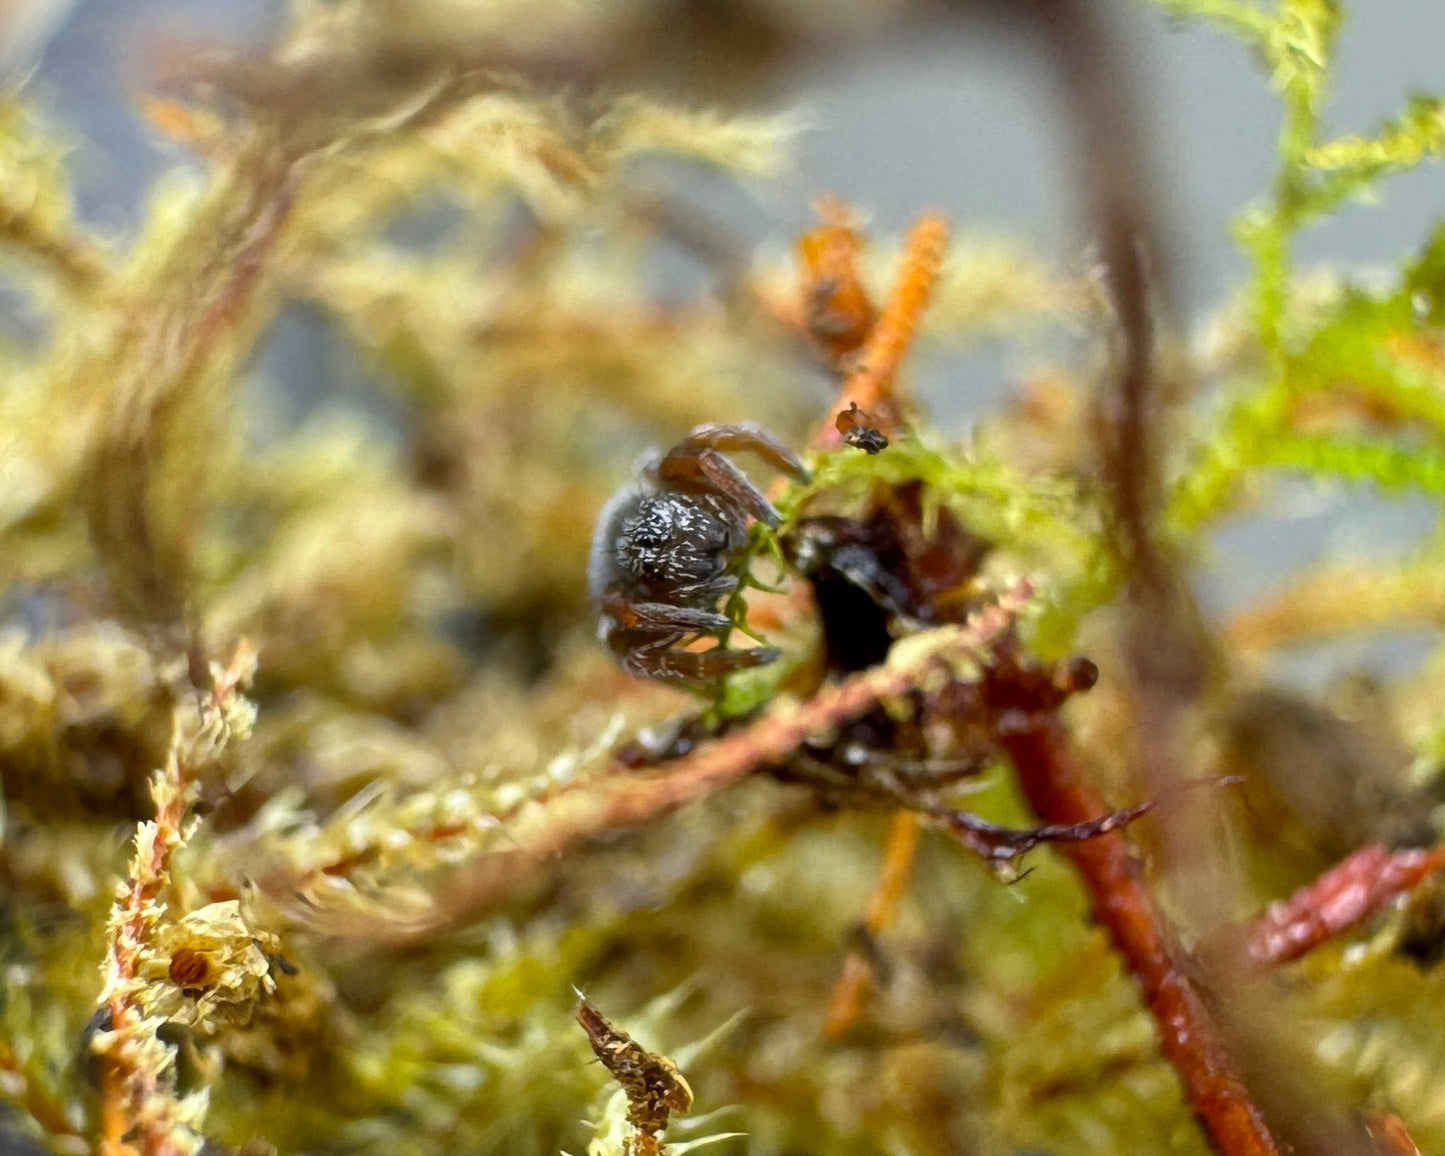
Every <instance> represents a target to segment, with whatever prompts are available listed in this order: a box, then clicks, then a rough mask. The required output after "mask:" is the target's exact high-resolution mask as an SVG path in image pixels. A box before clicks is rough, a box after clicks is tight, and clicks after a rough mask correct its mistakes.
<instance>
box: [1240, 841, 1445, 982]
mask: <svg viewBox="0 0 1445 1156" xmlns="http://www.w3.org/2000/svg"><path fill="white" fill-rule="evenodd" d="M1442 867H1445V847H1434V848H1431V849H1430V850H1408V851H1391V850H1390V849H1389V848H1387V847H1381V846H1379V845H1378V844H1373V845H1371V846H1369V847H1361V848H1360V849H1359V850H1358V851H1356V852H1354V853H1353V854H1351V855H1350V856H1348V857H1347V858H1345V859H1342V860H1341V861H1340V862H1338V863H1336V864H1335V865H1334V866H1333V867H1331V868H1330V869H1329V870H1328V871H1326V872H1325V873H1324V874H1322V875H1321V876H1320V877H1319V878H1318V879H1316V880H1315V881H1314V882H1313V883H1308V884H1306V885H1305V886H1304V887H1301V888H1300V889H1299V890H1298V891H1296V892H1295V893H1294V894H1293V895H1291V896H1290V897H1289V898H1288V899H1286V900H1284V901H1282V902H1280V903H1275V904H1273V905H1272V906H1271V907H1270V908H1269V910H1267V911H1266V912H1265V913H1264V914H1263V915H1261V916H1259V917H1258V918H1257V919H1255V920H1254V922H1253V923H1251V924H1250V927H1249V932H1248V936H1247V939H1246V945H1247V950H1248V952H1249V956H1250V958H1251V959H1253V960H1256V961H1257V962H1259V963H1270V964H1278V963H1287V962H1289V961H1290V960H1292V959H1299V958H1300V957H1301V956H1303V955H1307V954H1309V953H1310V952H1311V951H1313V950H1314V949H1315V948H1317V947H1319V946H1320V945H1322V944H1324V943H1328V942H1329V941H1330V940H1331V939H1333V938H1334V937H1335V936H1337V935H1339V934H1340V933H1341V932H1343V931H1346V930H1348V929H1349V928H1351V927H1353V926H1354V925H1355V924H1357V923H1359V922H1360V921H1361V920H1362V919H1365V918H1366V917H1368V916H1369V915H1371V914H1373V913H1374V912H1376V911H1378V910H1379V909H1380V908H1381V907H1383V906H1384V905H1385V904H1386V903H1388V902H1389V901H1390V900H1391V899H1393V898H1395V896H1397V895H1402V894H1404V893H1405V892H1406V891H1409V890H1411V889H1412V888H1414V887H1417V886H1418V885H1419V884H1420V883H1422V882H1424V880H1425V879H1426V878H1428V877H1429V876H1430V875H1432V874H1434V873H1435V872H1436V871H1438V870H1440V869H1441V868H1442Z"/></svg>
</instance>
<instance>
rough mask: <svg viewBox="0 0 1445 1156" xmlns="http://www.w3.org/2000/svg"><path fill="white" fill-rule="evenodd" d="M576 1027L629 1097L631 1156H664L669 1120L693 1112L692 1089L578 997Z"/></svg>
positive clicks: (662, 1061)
mask: <svg viewBox="0 0 1445 1156" xmlns="http://www.w3.org/2000/svg"><path fill="white" fill-rule="evenodd" d="M577 1022H578V1023H579V1024H581V1025H582V1030H583V1031H584V1032H586V1033H587V1042H588V1043H589V1044H591V1045H592V1052H593V1054H594V1055H595V1056H596V1057H597V1058H598V1060H600V1061H601V1062H602V1066H603V1067H604V1068H606V1069H607V1071H608V1072H609V1073H610V1074H611V1076H612V1078H613V1079H614V1080H616V1081H617V1082H618V1084H620V1085H621V1086H622V1090H623V1092H624V1093H625V1094H626V1096H627V1122H628V1123H629V1124H631V1125H632V1135H631V1136H630V1137H629V1138H628V1140H627V1142H626V1146H625V1148H624V1151H625V1152H626V1154H627V1156H662V1153H663V1152H664V1151H665V1149H664V1148H663V1146H662V1139H661V1134H662V1132H663V1131H664V1130H665V1129H666V1128H667V1120H668V1117H669V1116H671V1115H672V1113H674V1112H678V1113H684V1112H687V1111H688V1110H689V1109H691V1107H692V1089H691V1088H690V1087H688V1084H687V1080H686V1079H684V1078H683V1075H682V1073H681V1072H679V1071H678V1070H677V1065H676V1064H674V1063H673V1062H672V1061H671V1060H670V1059H668V1058H667V1057H666V1056H664V1055H660V1054H658V1053H657V1052H649V1051H648V1050H647V1049H646V1048H644V1047H643V1046H642V1045H641V1044H639V1043H638V1042H637V1041H636V1040H634V1039H633V1038H632V1037H631V1036H629V1035H628V1034H627V1033H626V1032H624V1031H623V1030H622V1029H620V1028H618V1027H615V1026H613V1024H612V1023H611V1022H609V1021H608V1019H607V1018H606V1017H605V1016H604V1015H603V1014H602V1013H601V1012H600V1011H598V1010H597V1009H596V1008H595V1007H594V1006H593V1005H592V1004H591V1003H590V1002H589V1001H588V1000H587V999H586V998H585V997H583V996H581V995H579V996H578V997H577Z"/></svg>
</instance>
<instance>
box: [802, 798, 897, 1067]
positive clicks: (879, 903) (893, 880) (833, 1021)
mask: <svg viewBox="0 0 1445 1156" xmlns="http://www.w3.org/2000/svg"><path fill="white" fill-rule="evenodd" d="M920 829H921V828H920V826H919V822H918V817H917V816H916V815H914V814H913V813H912V812H910V811H899V812H897V813H896V814H895V815H894V816H893V824H892V826H891V827H890V828H889V830H888V846H887V848H886V849H885V850H884V852H883V870H882V871H881V872H880V873H879V876H878V882H877V883H875V884H874V885H873V894H872V895H870V896H869V897H868V908H867V910H866V912H865V913H864V916H863V928H862V931H863V934H864V935H866V936H867V937H868V940H869V941H870V942H871V941H873V940H876V939H877V938H878V936H879V935H881V934H882V933H883V932H884V931H886V930H887V929H888V928H889V926H890V925H891V924H892V923H893V920H894V919H895V918H896V917H897V915H898V909H899V907H901V906H902V904H903V899H904V896H906V895H907V894H908V882H909V880H910V878H912V875H913V859H914V855H915V853H916V851H917V848H918V836H919V832H920ZM872 983H873V964H872V962H871V961H870V952H868V951H866V950H864V949H863V948H861V947H854V948H853V949H852V950H851V951H849V952H848V955H847V958H845V959H844V960H843V972H842V974H841V975H839V977H838V982H837V983H836V984H834V986H833V995H832V997H831V998H830V999H829V1000H828V1014H827V1018H826V1019H825V1020H824V1027H823V1030H824V1032H825V1033H826V1034H827V1035H829V1036H831V1037H834V1038H836V1037H838V1036H841V1035H842V1034H843V1033H844V1032H845V1031H847V1030H848V1028H849V1027H851V1026H852V1024H853V1021H854V1020H856V1019H857V1018H858V1015H859V1013H860V1012H861V1011H862V1010H863V1001H864V999H865V998H866V996H867V994H868V988H869V987H870V985H871V984H872Z"/></svg>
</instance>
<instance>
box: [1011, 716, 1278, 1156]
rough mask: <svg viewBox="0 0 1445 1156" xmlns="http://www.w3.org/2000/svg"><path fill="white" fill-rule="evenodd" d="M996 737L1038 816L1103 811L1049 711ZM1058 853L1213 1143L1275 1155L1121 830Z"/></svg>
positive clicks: (1070, 820)
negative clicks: (1074, 871)
mask: <svg viewBox="0 0 1445 1156" xmlns="http://www.w3.org/2000/svg"><path fill="white" fill-rule="evenodd" d="M1000 741H1001V742H1002V745H1003V747H1004V749H1005V750H1006V751H1007V752H1008V754H1009V757H1010V758H1011V759H1012V761H1013V764H1014V768H1015V771H1016V772H1017V775H1018V779H1019V783H1020V785H1021V786H1022V787H1023V791H1024V794H1025V796H1027V798H1028V800H1029V803H1030V805H1031V806H1032V807H1033V808H1034V810H1035V811H1036V812H1037V813H1038V815H1039V817H1040V818H1042V819H1043V820H1044V821H1045V822H1048V823H1058V824H1076V823H1083V822H1087V821H1089V820H1092V819H1096V818H1097V817H1098V816H1099V815H1101V814H1103V813H1104V812H1105V810H1106V808H1105V806H1104V802H1103V800H1102V799H1101V798H1100V797H1099V794H1098V792H1097V791H1096V790H1095V789H1094V787H1093V786H1092V785H1091V784H1090V783H1089V781H1088V779H1087V778H1086V777H1085V775H1084V773H1083V771H1082V770H1081V769H1080V767H1079V766H1078V763H1077V761H1076V758H1075V756H1074V753H1073V751H1072V749H1071V747H1070V743H1069V741H1068V737H1067V735H1066V733H1065V731H1064V729H1063V726H1062V724H1061V723H1060V722H1059V721H1058V720H1057V719H1056V718H1054V717H1052V716H1044V717H1042V718H1040V720H1039V721H1038V723H1037V725H1035V726H1031V727H1028V728H1024V729H1021V730H1018V731H1016V732H1014V733H1011V734H1010V733H1006V734H1004V735H1002V736H1001V739H1000ZM1062 850H1063V852H1064V854H1065V855H1067V856H1069V858H1070V859H1072V860H1073V862H1074V865H1075V866H1076V867H1077V868H1078V869H1079V873H1080V875H1081V876H1082V877H1083V880H1084V885H1085V887H1087V888H1088V891H1089V894H1090V897H1091V899H1092V901H1093V910H1094V917H1095V918H1096V919H1098V921H1099V923H1100V924H1102V925H1103V927H1104V928H1105V930H1106V931H1107V932H1108V933H1109V936H1110V938H1111V939H1112V940H1113V941H1114V946H1115V947H1116V948H1117V949H1118V951H1119V953H1120V954H1121V955H1122V956H1123V957H1124V959H1125V961H1126V962H1127V964H1128V966H1129V970H1130V972H1132V973H1133V975H1134V977H1135V979H1136V980H1137V981H1138V983H1139V986H1140V988H1141V989H1142V991H1143V995H1144V1002H1145V1004H1146V1005H1147V1006H1148V1008H1149V1012H1150V1014H1151V1015H1152V1016H1153V1017H1154V1021H1155V1023H1156V1024H1158V1027H1159V1034H1160V1042H1161V1044H1162V1048H1163V1051H1164V1055H1165V1056H1166V1057H1167V1058H1168V1060H1169V1062H1170V1063H1171V1064H1173V1066H1174V1068H1175V1070H1176V1071H1177V1072H1178V1073H1179V1078H1180V1080H1181V1081H1182V1082H1183V1084H1184V1090H1185V1093H1186V1095H1187V1097H1188V1100H1189V1103H1190V1105H1191V1106H1192V1107H1193V1108H1194V1111H1195V1114H1196V1115H1197V1116H1198V1117H1199V1120H1200V1123H1201V1124H1203V1126H1204V1128H1205V1130H1206V1131H1207V1132H1208V1133H1209V1135H1210V1137H1211V1138H1212V1139H1213V1141H1214V1144H1215V1146H1216V1147H1217V1149H1218V1150H1219V1151H1220V1152H1224V1153H1228V1154H1229V1156H1273V1154H1277V1153H1279V1152H1281V1150H1282V1149H1281V1148H1280V1145H1279V1144H1278V1143H1277V1142H1276V1141H1275V1139H1274V1137H1273V1136H1272V1135H1271V1133H1270V1130H1269V1128H1268V1126H1267V1125H1266V1123H1265V1120H1264V1116H1263V1114H1262V1113H1261V1111H1260V1109H1259V1108H1258V1107H1257V1106H1256V1105H1255V1104H1254V1102H1253V1100H1252V1098H1251V1097H1250V1094H1249V1092H1248V1090H1247V1089H1246V1088H1245V1086H1244V1084H1243V1083H1242V1082H1241V1080H1240V1078H1239V1076H1238V1074H1237V1073H1236V1071H1235V1069H1234V1067H1233V1065H1232V1064H1231V1062H1230V1060H1229V1057H1228V1055H1227V1054H1226V1052H1225V1048H1224V1044H1223V1042H1222V1039H1221V1033H1220V1030H1219V1027H1218V1025H1217V1024H1216V1023H1215V1021H1214V1018H1213V1016H1212V1015H1211V1014H1210V1011H1209V1009H1208V1007H1207V1006H1206V1005H1205V1003H1204V1000H1203V999H1202V997H1201V996H1200V993H1199V991H1198V990H1197V989H1196V988H1195V986H1194V983H1193V981H1192V980H1190V978H1189V977H1188V975H1186V974H1185V973H1184V971H1183V970H1181V968H1180V966H1179V962H1178V959H1177V957H1176V948H1175V946H1174V945H1173V944H1172V943H1171V941H1170V937H1169V935H1168V934H1167V932H1166V931H1165V924H1164V922H1163V918H1162V916H1161V915H1160V912H1159V910H1158V908H1157V906H1156V905H1155V903H1154V898H1153V896H1152V895H1151V894H1150V892H1149V889H1148V888H1147V887H1146V886H1145V884H1144V881H1143V878H1142V876H1141V872H1140V867H1139V864H1138V863H1137V862H1136V860H1135V859H1134V857H1133V855H1132V854H1131V853H1130V851H1129V848H1128V844H1126V843H1125V842H1124V839H1123V837H1122V836H1121V835H1119V834H1106V835H1101V836H1100V837H1098V838H1096V839H1091V840H1089V841H1087V842H1079V843H1069V844H1066V845H1065V846H1064V847H1063V848H1062Z"/></svg>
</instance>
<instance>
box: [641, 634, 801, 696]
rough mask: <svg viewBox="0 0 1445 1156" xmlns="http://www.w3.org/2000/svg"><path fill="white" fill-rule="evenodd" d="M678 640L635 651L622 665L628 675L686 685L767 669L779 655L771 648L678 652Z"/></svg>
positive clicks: (719, 648)
mask: <svg viewBox="0 0 1445 1156" xmlns="http://www.w3.org/2000/svg"><path fill="white" fill-rule="evenodd" d="M679 639H680V636H678V635H673V636H670V637H665V638H662V639H659V640H658V642H657V643H655V644H653V645H651V646H641V647H637V648H636V649H634V650H632V651H631V652H630V653H628V654H627V655H626V656H624V658H623V659H622V665H623V667H624V669H626V670H627V672H628V673H629V674H635V675H641V676H644V677H646V678H655V679H658V680H659V681H661V682H674V683H682V684H684V685H687V684H695V683H708V682H714V681H716V680H717V679H719V678H722V677H723V676H724V675H728V674H732V673H733V672H734V671H738V670H750V669H751V668H753V667H755V666H766V665H767V664H768V663H770V662H773V661H775V660H776V659H777V657H778V654H779V651H777V650H775V649H774V648H773V647H771V646H759V647H755V648H754V649H752V650H729V649H727V648H725V647H721V646H715V647H713V648H712V649H711V650H681V649H678V648H677V646H676V644H677V642H678V641H679Z"/></svg>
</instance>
